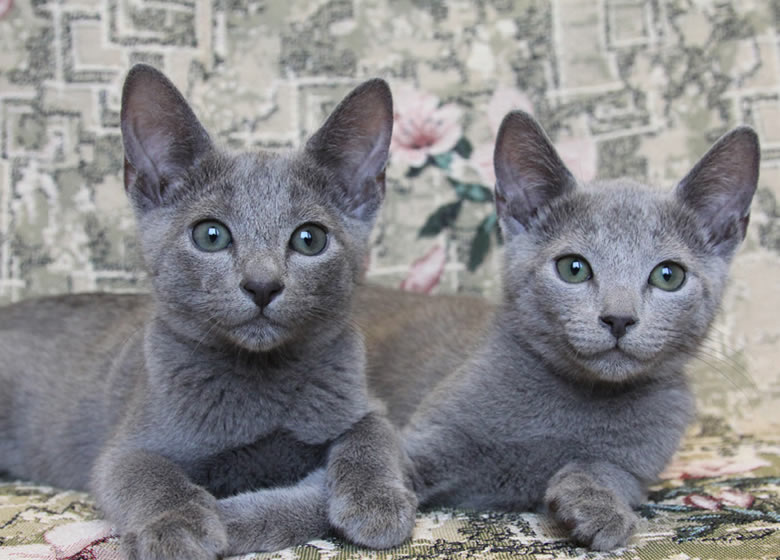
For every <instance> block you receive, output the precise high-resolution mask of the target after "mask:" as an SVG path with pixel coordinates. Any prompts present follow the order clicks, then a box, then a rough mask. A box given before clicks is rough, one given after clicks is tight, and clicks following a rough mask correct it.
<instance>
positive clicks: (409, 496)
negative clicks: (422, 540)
mask: <svg viewBox="0 0 780 560" xmlns="http://www.w3.org/2000/svg"><path fill="white" fill-rule="evenodd" d="M410 471H411V467H410V465H409V463H408V461H407V460H406V456H405V454H404V453H403V451H402V449H401V444H400V440H399V437H398V434H397V433H396V431H395V429H394V428H393V426H392V425H391V424H390V421H389V420H388V419H387V418H385V417H384V416H383V415H382V414H381V413H379V412H371V413H369V414H367V415H366V416H364V417H363V418H362V419H361V420H360V421H359V422H358V423H357V424H355V425H354V426H353V427H352V428H351V429H350V430H349V431H348V432H346V433H345V434H343V435H342V436H340V437H339V438H338V439H337V440H336V441H335V442H334V443H333V445H332V447H331V449H330V452H329V455H328V464H327V479H326V488H327V494H328V495H327V499H328V519H329V520H330V523H331V525H332V526H333V527H334V528H335V529H337V530H338V531H339V532H340V533H341V534H343V535H344V536H345V537H346V538H347V539H349V540H350V541H352V542H354V543H356V544H359V545H363V546H368V547H371V548H388V547H391V546H395V545H397V544H400V543H402V542H403V541H405V540H406V539H407V538H409V537H410V536H411V534H412V529H413V528H414V523H415V514H416V511H417V497H416V495H415V494H414V491H413V490H412V488H411V486H412V483H411V479H410V474H411V473H410Z"/></svg>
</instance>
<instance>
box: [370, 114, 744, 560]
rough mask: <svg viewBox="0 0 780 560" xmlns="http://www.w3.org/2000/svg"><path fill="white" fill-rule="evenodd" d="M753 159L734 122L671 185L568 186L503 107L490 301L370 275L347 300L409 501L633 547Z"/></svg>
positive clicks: (682, 402) (733, 242)
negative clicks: (497, 292)
mask: <svg viewBox="0 0 780 560" xmlns="http://www.w3.org/2000/svg"><path fill="white" fill-rule="evenodd" d="M759 157H760V150H759V145H758V139H757V136H756V134H755V132H753V131H752V129H750V128H748V127H740V128H737V129H735V130H733V131H731V132H729V133H728V134H726V135H725V136H723V137H722V138H720V140H718V141H717V143H716V144H715V145H714V146H713V147H712V148H711V149H710V150H709V151H708V152H707V154H706V155H704V156H703V158H702V159H701V160H700V161H699V162H698V163H697V164H696V165H695V167H693V169H692V170H691V171H690V172H689V173H688V174H687V176H685V178H684V179H682V181H681V182H680V183H679V184H678V185H677V187H676V188H675V189H674V191H673V192H671V193H660V192H656V191H654V190H652V189H650V188H648V187H646V186H644V185H642V184H640V183H637V182H635V181H631V180H627V179H620V180H611V181H596V182H595V183H593V184H590V185H579V184H577V181H576V180H575V179H574V177H573V175H572V174H571V172H570V171H569V170H568V169H567V168H566V166H565V165H564V164H563V162H562V160H561V158H560V157H559V155H558V154H557V153H556V150H555V148H554V147H553V145H552V143H551V142H550V140H549V139H548V137H547V136H546V134H545V132H544V131H543V130H542V128H541V127H540V126H539V124H538V123H537V122H536V121H535V120H534V119H533V118H532V117H531V116H529V115H528V114H525V113H523V112H513V113H510V114H509V115H507V116H506V118H505V119H504V121H503V124H502V125H501V128H500V132H499V134H498V137H497V142H496V147H495V154H494V165H495V171H496V176H497V183H496V186H495V200H496V212H497V215H498V218H499V223H500V227H501V231H502V234H503V236H504V239H505V242H506V243H505V253H504V255H503V295H502V298H501V302H500V303H499V304H498V305H496V306H492V305H490V304H488V303H486V302H482V301H480V300H478V299H476V298H464V297H458V296H444V297H442V296H433V297H431V296H425V295H420V294H408V293H402V292H396V291H393V290H389V289H383V288H377V287H365V288H363V289H361V290H360V291H359V294H358V298H357V301H356V311H357V315H356V318H357V320H358V323H359V324H360V325H361V326H362V327H363V328H364V330H365V333H366V337H367V339H366V341H367V346H368V352H369V354H368V361H369V378H370V379H369V385H370V386H371V388H372V389H374V390H375V391H376V393H377V394H378V395H379V396H380V397H381V398H383V399H384V400H385V401H386V403H387V404H388V407H389V414H390V417H391V419H392V420H393V421H394V422H395V423H396V424H397V425H399V426H403V428H404V431H403V437H404V441H405V443H404V445H405V449H406V451H407V453H408V454H409V456H410V458H411V461H412V463H413V465H414V468H415V475H414V477H415V478H414V484H415V488H416V491H417V493H418V498H419V500H420V504H421V505H423V506H450V507H466V508H477V509H502V510H516V511H517V510H538V511H546V512H548V513H549V514H550V515H552V517H553V518H554V519H555V520H557V521H558V522H559V523H560V524H561V525H563V526H564V527H566V528H568V529H569V531H570V534H571V537H572V538H573V539H574V540H575V541H577V542H578V543H581V544H584V545H587V546H589V547H591V548H592V549H595V550H610V549H613V548H615V547H619V546H622V545H625V544H626V543H627V542H628V540H629V538H630V537H631V535H632V534H633V533H634V532H635V529H636V527H637V523H638V517H637V515H636V514H635V513H634V511H633V508H635V507H636V506H637V505H639V504H640V503H641V501H642V500H643V499H644V497H645V492H646V487H647V485H648V484H650V483H652V482H653V481H655V480H656V479H657V477H658V475H659V473H660V472H661V471H662V469H663V468H664V466H665V465H666V464H667V462H668V461H669V460H670V458H671V457H672V454H673V453H674V452H675V450H676V448H677V446H678V444H679V441H680V438H681V437H682V435H683V432H684V430H685V429H686V427H687V425H688V424H689V421H690V420H691V418H692V414H693V410H694V400H693V397H692V394H691V391H690V390H689V386H688V382H687V381H686V377H685V374H684V365H685V363H686V362H687V361H688V359H689V358H690V357H691V356H693V355H694V354H695V353H696V351H697V348H698V347H699V345H700V343H701V342H702V340H703V339H704V338H705V337H706V335H707V332H708V328H709V327H710V325H711V323H712V321H713V317H714V315H715V313H716V310H717V309H718V305H719V302H720V300H721V296H722V293H723V289H724V285H725V282H726V276H727V271H728V267H729V263H730V261H731V258H732V256H733V254H734V252H735V250H736V248H737V247H738V245H739V244H740V242H741V241H742V239H743V238H744V236H745V230H746V227H747V223H748V218H749V210H750V203H751V199H752V197H753V194H754V192H755V189H756V186H757V181H758V166H759Z"/></svg>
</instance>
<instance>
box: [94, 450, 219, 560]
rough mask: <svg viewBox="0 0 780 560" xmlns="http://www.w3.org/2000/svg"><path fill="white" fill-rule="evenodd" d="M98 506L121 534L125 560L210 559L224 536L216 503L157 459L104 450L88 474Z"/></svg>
mask: <svg viewBox="0 0 780 560" xmlns="http://www.w3.org/2000/svg"><path fill="white" fill-rule="evenodd" d="M92 481H93V488H94V492H95V496H96V497H97V500H98V504H99V506H100V507H101V508H102V510H103V511H104V512H105V513H106V515H107V517H108V519H109V520H110V521H111V522H112V523H114V524H115V525H116V527H117V528H118V529H119V531H120V534H121V537H122V538H121V543H120V549H121V555H122V558H124V559H126V560H178V559H182V558H187V559H188V560H214V559H216V558H217V557H218V556H219V555H221V554H222V552H223V551H224V550H225V548H226V546H227V535H226V532H225V528H224V526H223V525H222V521H221V520H220V518H219V515H218V512H217V500H216V498H214V496H212V495H211V494H209V493H208V492H207V491H206V490H205V489H203V488H201V487H200V486H197V485H196V484H193V483H192V482H191V481H190V480H189V479H188V478H187V475H186V474H185V473H184V471H183V470H182V469H181V468H180V467H178V466H177V465H176V464H174V463H172V462H171V461H169V460H168V459H165V458H164V457H161V456H160V455H157V454H154V453H149V452H147V451H142V450H138V449H133V450H122V449H117V448H112V449H109V450H108V451H106V452H104V453H103V454H102V455H101V457H100V458H99V459H98V461H97V463H96V466H95V468H94V470H93V477H92Z"/></svg>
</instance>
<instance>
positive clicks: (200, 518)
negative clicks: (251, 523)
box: [120, 496, 227, 560]
mask: <svg viewBox="0 0 780 560" xmlns="http://www.w3.org/2000/svg"><path fill="white" fill-rule="evenodd" d="M209 498H211V497H210V496H209ZM212 501H213V498H211V499H210V500H197V501H196V500H193V501H190V502H187V503H186V504H184V505H183V506H181V507H178V508H176V509H172V510H169V511H166V512H163V513H162V514H160V515H158V516H157V517H155V518H154V519H152V520H150V521H149V523H147V524H146V525H145V526H144V527H142V528H141V529H140V530H138V531H130V532H127V533H125V534H123V535H122V538H121V545H120V546H121V556H122V558H124V559H126V560H215V559H216V558H218V557H219V556H220V554H221V553H222V552H224V551H225V549H226V548H227V534H226V532H225V528H224V526H223V525H222V521H220V519H219V516H218V515H217V513H216V509H215V507H216V503H214V504H212V503H210V502H212ZM204 502H205V503H204Z"/></svg>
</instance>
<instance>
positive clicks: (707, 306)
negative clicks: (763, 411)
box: [494, 112, 760, 382]
mask: <svg viewBox="0 0 780 560" xmlns="http://www.w3.org/2000/svg"><path fill="white" fill-rule="evenodd" d="M759 157H760V151H759V145H758V138H757V136H756V134H755V132H754V131H753V130H752V129H750V128H748V127H740V128H736V129H734V130H732V131H731V132H729V133H727V134H726V135H725V136H723V137H722V138H720V140H718V141H717V142H716V143H715V145H714V146H713V147H712V148H711V149H710V150H709V151H708V152H707V153H706V154H705V155H704V156H703V157H702V159H701V160H700V161H699V162H698V163H697V164H696V165H695V166H694V167H693V169H692V170H691V171H690V172H689V173H688V175H686V176H685V177H684V178H683V179H682V180H681V181H680V183H679V184H678V185H677V187H676V188H675V189H674V190H673V191H671V192H666V193H662V192H658V191H655V190H653V189H650V188H648V187H646V186H644V185H641V184H639V183H636V182H634V181H630V180H614V181H604V182H594V183H593V184H589V185H579V184H577V181H576V180H575V179H574V177H573V176H572V174H571V172H570V171H569V170H568V169H567V168H566V166H565V165H564V164H563V162H562V161H561V158H560V157H559V156H558V154H557V153H556V151H555V148H554V147H553V145H552V143H551V142H550V140H549V139H548V138H547V136H546V135H545V133H544V131H543V130H542V128H541V127H540V126H539V125H538V124H537V123H536V121H534V119H533V118H532V117H531V116H529V115H527V114H525V113H522V112H513V113H510V114H509V115H507V116H506V118H505V119H504V121H503V124H502V125H501V128H500V131H499V134H498V138H497V141H496V148H495V155H494V162H495V170H496V178H497V182H496V190H495V193H496V210H497V213H498V217H499V220H500V224H501V228H502V232H503V234H504V236H505V238H506V253H505V266H504V286H505V288H504V290H505V293H504V300H505V301H504V304H505V308H506V309H507V312H508V314H509V317H511V320H512V331H513V332H514V333H515V334H516V336H519V337H522V338H523V339H524V340H525V341H526V343H528V344H532V345H533V346H534V348H535V349H536V351H537V352H538V353H539V354H540V355H542V356H543V357H544V359H545V360H547V361H548V362H549V363H551V364H553V366H554V367H555V369H556V370H557V371H558V372H560V373H563V374H566V375H572V376H574V377H576V378H582V379H588V380H598V381H608V382H613V381H614V382H622V381H627V380H632V379H638V378H641V377H643V376H653V375H664V374H666V373H670V372H676V371H679V370H680V367H681V366H682V364H683V363H684V362H685V361H686V360H687V358H689V357H690V356H691V355H693V354H694V353H695V352H696V350H697V348H698V346H699V344H700V343H701V341H702V340H703V338H704V337H705V336H706V333H707V330H708V328H709V326H710V324H711V322H712V320H713V317H714V315H715V313H716V311H717V308H718V305H719V302H720V299H721V295H722V292H723V289H724V284H725V281H726V275H727V272H728V266H729V262H730V260H731V258H732V256H733V255H734V252H735V250H736V249H737V247H738V245H739V243H740V242H741V241H742V239H743V238H744V236H745V230H746V228H747V223H748V217H749V212H750V202H751V200H752V197H753V193H754V192H755V190H756V185H757V181H758V165H759Z"/></svg>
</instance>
